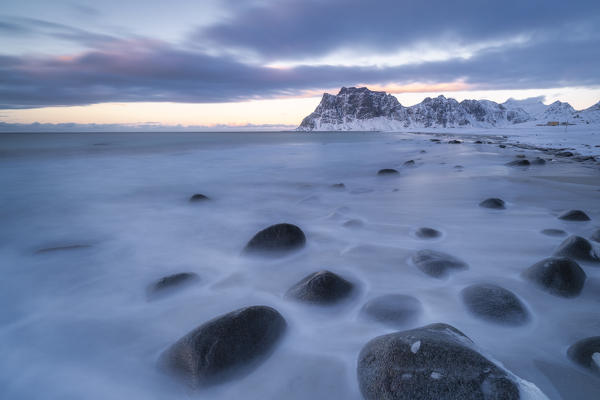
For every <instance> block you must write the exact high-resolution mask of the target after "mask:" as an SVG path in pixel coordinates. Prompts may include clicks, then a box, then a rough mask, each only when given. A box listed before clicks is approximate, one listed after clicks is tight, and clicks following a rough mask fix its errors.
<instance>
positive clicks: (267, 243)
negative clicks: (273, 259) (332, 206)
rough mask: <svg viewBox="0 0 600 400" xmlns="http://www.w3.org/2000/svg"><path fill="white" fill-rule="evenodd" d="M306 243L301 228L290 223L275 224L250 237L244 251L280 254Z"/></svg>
mask: <svg viewBox="0 0 600 400" xmlns="http://www.w3.org/2000/svg"><path fill="white" fill-rule="evenodd" d="M305 244H306V236H305V235H304V232H302V229H300V228H298V227H297V226H296V225H292V224H285V223H283V224H276V225H271V226H269V227H268V228H265V229H263V230H262V231H260V232H258V233H257V234H256V235H254V236H253V237H252V239H250V241H249V242H248V244H246V247H245V248H244V251H245V252H246V253H270V254H277V255H278V254H282V253H286V252H289V251H291V250H297V249H300V248H302V247H304V245H305Z"/></svg>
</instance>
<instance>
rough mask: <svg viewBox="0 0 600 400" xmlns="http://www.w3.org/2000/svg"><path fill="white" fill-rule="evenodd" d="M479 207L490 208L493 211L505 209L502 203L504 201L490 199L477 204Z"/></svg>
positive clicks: (494, 198)
mask: <svg viewBox="0 0 600 400" xmlns="http://www.w3.org/2000/svg"><path fill="white" fill-rule="evenodd" d="M479 207H483V208H492V209H495V210H504V209H505V208H506V204H505V203H504V200H502V199H499V198H496V197H492V198H489V199H485V200H483V201H482V202H481V203H479Z"/></svg>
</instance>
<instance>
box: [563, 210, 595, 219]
mask: <svg viewBox="0 0 600 400" xmlns="http://www.w3.org/2000/svg"><path fill="white" fill-rule="evenodd" d="M558 219H562V220H565V221H589V220H590V217H589V216H588V215H587V214H586V213H585V212H583V211H581V210H569V211H566V212H564V213H562V214H561V215H560V216H559V217H558Z"/></svg>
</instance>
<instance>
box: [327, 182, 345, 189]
mask: <svg viewBox="0 0 600 400" xmlns="http://www.w3.org/2000/svg"><path fill="white" fill-rule="evenodd" d="M329 187H330V188H332V189H335V190H345V189H346V185H344V184H343V183H334V184H333V185H330V186H329Z"/></svg>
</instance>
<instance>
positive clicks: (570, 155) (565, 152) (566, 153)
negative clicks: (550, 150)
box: [556, 151, 574, 157]
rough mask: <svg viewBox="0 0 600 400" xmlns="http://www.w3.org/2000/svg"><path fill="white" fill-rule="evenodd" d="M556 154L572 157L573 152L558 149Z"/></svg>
mask: <svg viewBox="0 0 600 400" xmlns="http://www.w3.org/2000/svg"><path fill="white" fill-rule="evenodd" d="M556 155H557V156H558V157H573V155H574V154H573V153H571V152H570V151H560V152H558V153H556Z"/></svg>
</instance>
